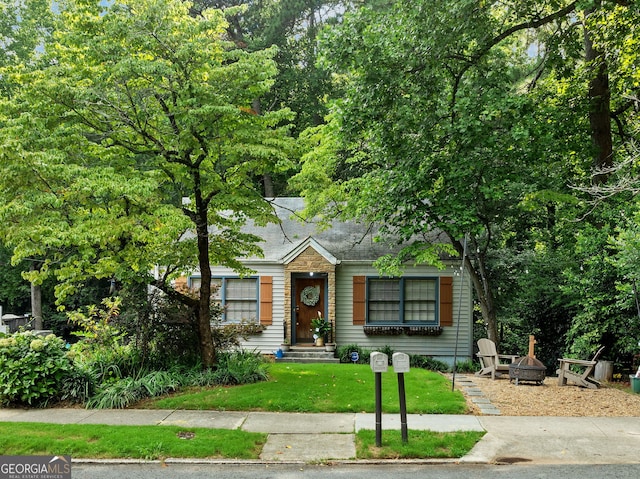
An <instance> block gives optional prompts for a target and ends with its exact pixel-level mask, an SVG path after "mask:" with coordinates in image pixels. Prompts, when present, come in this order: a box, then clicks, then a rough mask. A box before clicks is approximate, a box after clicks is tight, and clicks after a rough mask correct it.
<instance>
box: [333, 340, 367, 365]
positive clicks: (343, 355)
mask: <svg viewBox="0 0 640 479" xmlns="http://www.w3.org/2000/svg"><path fill="white" fill-rule="evenodd" d="M354 352H355V353H358V356H359V358H358V361H357V364H369V358H370V357H371V351H370V350H368V349H365V348H363V347H361V346H358V345H357V344H347V345H345V346H340V347H339V348H338V358H340V362H341V363H351V362H353V361H351V353H354Z"/></svg>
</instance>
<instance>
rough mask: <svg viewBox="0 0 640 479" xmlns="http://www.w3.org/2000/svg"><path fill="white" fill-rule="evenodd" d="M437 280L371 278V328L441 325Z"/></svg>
mask: <svg viewBox="0 0 640 479" xmlns="http://www.w3.org/2000/svg"><path fill="white" fill-rule="evenodd" d="M437 290H438V282H437V279H435V278H369V279H368V280H367V324H370V325H374V326H375V325H393V324H402V325H407V326H411V325H433V324H438V311H437V301H436V299H437V297H438V294H437V293H438V291H437Z"/></svg>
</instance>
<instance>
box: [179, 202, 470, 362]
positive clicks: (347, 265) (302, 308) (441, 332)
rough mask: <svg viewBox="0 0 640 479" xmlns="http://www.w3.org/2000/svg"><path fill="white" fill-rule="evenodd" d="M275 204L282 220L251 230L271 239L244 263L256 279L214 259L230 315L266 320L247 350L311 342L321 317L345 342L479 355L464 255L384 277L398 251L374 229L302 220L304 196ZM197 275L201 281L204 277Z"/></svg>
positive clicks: (448, 357) (446, 356)
mask: <svg viewBox="0 0 640 479" xmlns="http://www.w3.org/2000/svg"><path fill="white" fill-rule="evenodd" d="M273 205H274V208H275V210H276V213H277V215H278V217H279V218H280V219H281V224H269V225H267V226H264V227H255V226H251V225H248V226H246V227H245V231H247V232H250V233H253V234H255V235H257V236H259V237H261V238H262V239H263V241H262V243H261V244H260V246H261V247H262V249H263V251H264V257H262V258H247V259H246V260H244V261H243V263H245V264H246V266H248V267H249V268H251V269H252V270H254V271H255V275H254V276H250V277H243V278H241V277H239V276H238V275H237V274H236V273H234V271H233V270H231V269H228V268H222V267H218V266H215V265H212V274H213V277H214V278H215V279H214V281H215V282H217V283H218V284H219V286H220V289H219V291H218V296H219V300H220V301H221V302H222V303H223V305H224V306H225V314H224V318H223V320H224V321H227V322H237V321H241V320H254V321H257V322H259V323H260V324H261V325H262V326H264V330H263V331H262V333H260V334H257V335H255V336H253V337H251V338H250V339H249V340H248V341H246V342H245V343H244V347H246V348H249V349H256V350H258V351H261V352H263V353H272V352H274V351H275V350H277V349H278V348H279V347H280V345H281V344H282V343H283V341H284V340H285V338H286V339H288V340H289V341H290V342H291V344H292V345H299V346H300V345H311V344H312V341H313V331H312V330H311V325H310V322H311V320H312V319H313V318H314V317H317V316H318V314H320V315H321V316H322V317H324V318H327V319H328V321H329V322H330V323H331V324H332V325H333V326H334V334H333V336H334V340H335V342H336V343H337V345H338V346H340V345H346V344H358V345H360V346H362V347H365V348H369V349H375V348H380V347H384V346H385V345H389V346H391V347H393V348H394V350H396V351H400V352H405V353H407V354H422V355H428V356H432V357H434V358H436V359H439V360H441V361H445V362H448V363H449V364H452V363H453V358H454V354H455V353H456V352H457V356H456V357H457V358H459V359H468V358H471V355H472V336H473V333H472V319H471V314H472V299H471V286H470V282H469V280H468V278H466V277H464V275H461V274H460V260H459V259H448V260H445V264H446V266H447V267H446V268H445V269H444V270H439V269H437V268H435V267H431V266H413V265H411V266H408V267H407V268H406V270H405V272H404V275H403V276H402V277H400V278H389V277H382V276H380V274H379V273H378V271H377V270H376V269H375V268H374V267H373V265H372V263H373V261H374V260H376V259H377V258H379V257H381V256H383V255H386V254H389V253H394V252H396V251H394V250H393V249H392V248H390V247H389V245H388V244H385V243H381V242H375V241H374V232H373V231H371V230H370V229H367V227H365V226H363V225H362V224H358V223H355V222H334V223H333V224H332V227H331V228H329V229H325V230H319V229H318V228H317V225H316V224H314V223H313V222H307V223H305V222H301V221H300V220H299V219H296V218H295V217H294V216H295V212H297V211H301V210H302V209H303V208H304V200H303V199H302V198H276V199H274V200H273ZM398 249H399V248H398ZM188 281H189V284H190V285H191V286H198V283H199V277H198V276H197V275H193V276H191V277H189V278H188Z"/></svg>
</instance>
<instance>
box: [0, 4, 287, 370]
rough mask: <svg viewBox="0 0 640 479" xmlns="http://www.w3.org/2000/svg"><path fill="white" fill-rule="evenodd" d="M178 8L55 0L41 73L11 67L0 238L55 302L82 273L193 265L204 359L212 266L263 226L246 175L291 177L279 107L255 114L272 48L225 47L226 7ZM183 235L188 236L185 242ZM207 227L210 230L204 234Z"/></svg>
mask: <svg viewBox="0 0 640 479" xmlns="http://www.w3.org/2000/svg"><path fill="white" fill-rule="evenodd" d="M189 7H190V5H189V4H187V3H183V2H180V1H174V0H161V1H155V0H153V1H151V0H126V1H122V2H116V3H113V4H110V5H107V6H105V5H102V4H101V2H97V1H96V2H83V1H78V2H76V1H74V0H71V1H68V2H66V1H65V2H61V3H60V9H59V12H58V14H57V15H56V25H55V32H54V37H53V40H52V41H51V42H49V43H47V44H46V48H45V49H44V52H43V53H42V55H43V62H42V64H43V65H44V66H43V67H38V66H37V65H36V66H34V65H24V66H23V67H22V68H17V69H14V70H10V71H8V72H7V73H6V74H9V75H11V78H13V79H15V81H16V83H19V84H20V85H21V88H20V89H19V90H18V91H17V92H16V96H15V98H13V99H10V100H5V101H3V103H2V105H1V107H2V109H1V111H2V116H1V117H0V123H1V126H2V128H1V133H0V135H1V139H0V141H1V143H2V153H1V154H2V169H3V171H2V182H3V183H2V190H1V191H2V195H3V205H2V208H1V210H0V217H1V218H2V220H3V222H4V223H5V224H6V225H8V228H6V229H5V230H4V231H3V235H4V238H3V239H4V240H5V241H6V242H7V243H8V244H10V245H12V246H13V247H14V248H15V249H14V260H15V261H18V260H20V259H22V258H26V257H30V256H34V255H37V256H40V257H43V258H46V260H45V263H44V266H43V268H41V270H40V271H39V272H33V276H34V279H35V277H36V276H39V277H44V276H45V275H47V274H50V273H52V272H53V273H55V275H56V276H57V278H58V280H59V282H60V284H59V288H58V294H59V295H61V296H64V294H65V293H68V292H69V291H71V290H72V289H73V288H76V287H78V285H79V284H81V282H82V280H83V278H88V277H91V276H96V277H114V278H116V279H117V280H119V281H133V280H135V279H136V278H140V277H145V278H147V279H148V280H149V281H151V280H152V278H151V277H150V275H151V272H152V271H153V270H154V267H155V266H157V265H161V271H160V274H158V275H157V276H156V278H155V284H156V285H157V286H158V287H160V288H162V289H164V290H165V291H166V292H168V293H170V294H172V295H179V293H177V292H175V291H174V290H173V289H172V288H171V287H170V280H171V279H172V278H173V277H174V276H175V275H176V274H178V273H180V272H184V271H189V270H193V269H194V268H197V269H199V271H200V273H201V275H202V288H201V291H200V295H199V298H198V299H196V300H194V299H192V298H190V297H188V296H184V295H181V296H180V299H181V300H182V301H184V302H185V303H187V304H189V305H190V306H192V307H193V308H194V310H195V311H197V313H198V314H197V316H198V318H199V321H198V327H199V333H200V340H201V342H200V346H201V352H202V358H203V363H204V364H205V365H207V366H211V365H212V364H213V363H214V362H215V352H214V350H213V346H212V344H211V331H210V276H211V273H210V264H211V263H216V264H224V265H229V266H231V267H235V268H238V269H239V270H240V271H243V270H242V268H241V265H240V262H239V258H241V257H242V256H243V255H245V254H247V253H254V254H257V253H259V250H258V248H257V247H256V246H255V242H256V241H257V238H255V237H251V236H247V235H243V234H241V233H240V231H239V228H240V226H241V225H242V224H244V222H245V221H246V220H247V219H249V218H251V219H252V220H254V221H256V222H258V223H264V222H266V221H269V220H271V219H272V215H271V209H270V206H269V204H268V202H267V201H266V200H264V199H263V198H262V196H261V195H260V193H259V191H257V189H256V188H255V187H254V186H253V183H252V181H251V179H252V177H253V175H255V174H260V173H261V172H278V171H281V170H283V169H286V168H288V167H289V165H290V163H289V155H290V154H291V153H292V151H293V148H292V143H291V140H290V139H289V138H288V128H287V126H286V125H287V122H288V120H289V119H290V118H291V115H290V112H289V111H288V110H284V109H275V110H273V111H269V112H263V113H262V114H261V115H258V114H256V112H255V111H254V110H253V109H252V104H253V101H254V100H255V99H256V98H259V97H261V96H262V95H263V94H265V93H266V92H267V91H268V90H269V88H270V87H271V86H272V84H273V76H274V75H275V64H274V61H273V55H274V54H275V50H273V49H265V50H259V51H254V52H248V51H245V50H242V49H238V48H236V46H235V45H234V44H233V43H230V42H228V41H226V40H225V31H226V27H227V23H226V20H225V18H224V15H223V13H222V12H220V11H218V10H203V11H202V12H201V13H200V14H199V15H197V16H190V15H189V14H188V12H189ZM190 231H191V232H193V234H187V233H188V232H190ZM210 231H213V233H210Z"/></svg>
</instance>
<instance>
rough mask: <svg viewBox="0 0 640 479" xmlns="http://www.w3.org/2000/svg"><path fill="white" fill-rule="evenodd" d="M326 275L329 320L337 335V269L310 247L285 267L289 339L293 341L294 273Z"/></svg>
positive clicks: (285, 297) (286, 319)
mask: <svg viewBox="0 0 640 479" xmlns="http://www.w3.org/2000/svg"><path fill="white" fill-rule="evenodd" d="M311 272H313V273H326V274H327V287H328V289H329V290H328V291H327V301H328V304H327V320H328V321H329V322H330V323H331V324H332V325H333V336H334V338H335V335H336V267H335V265H333V264H331V263H330V262H328V261H327V260H326V259H325V258H324V257H323V256H322V255H321V254H319V253H318V252H317V251H316V250H315V249H313V248H312V247H310V246H309V247H308V248H307V249H305V250H304V251H303V252H302V253H300V254H299V255H298V256H297V257H296V258H295V259H294V260H293V261H291V262H290V263H289V264H286V265H285V266H284V290H285V295H284V322H285V325H286V327H285V331H286V337H287V339H291V310H292V307H291V286H292V284H291V278H292V276H293V274H294V273H311Z"/></svg>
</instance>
